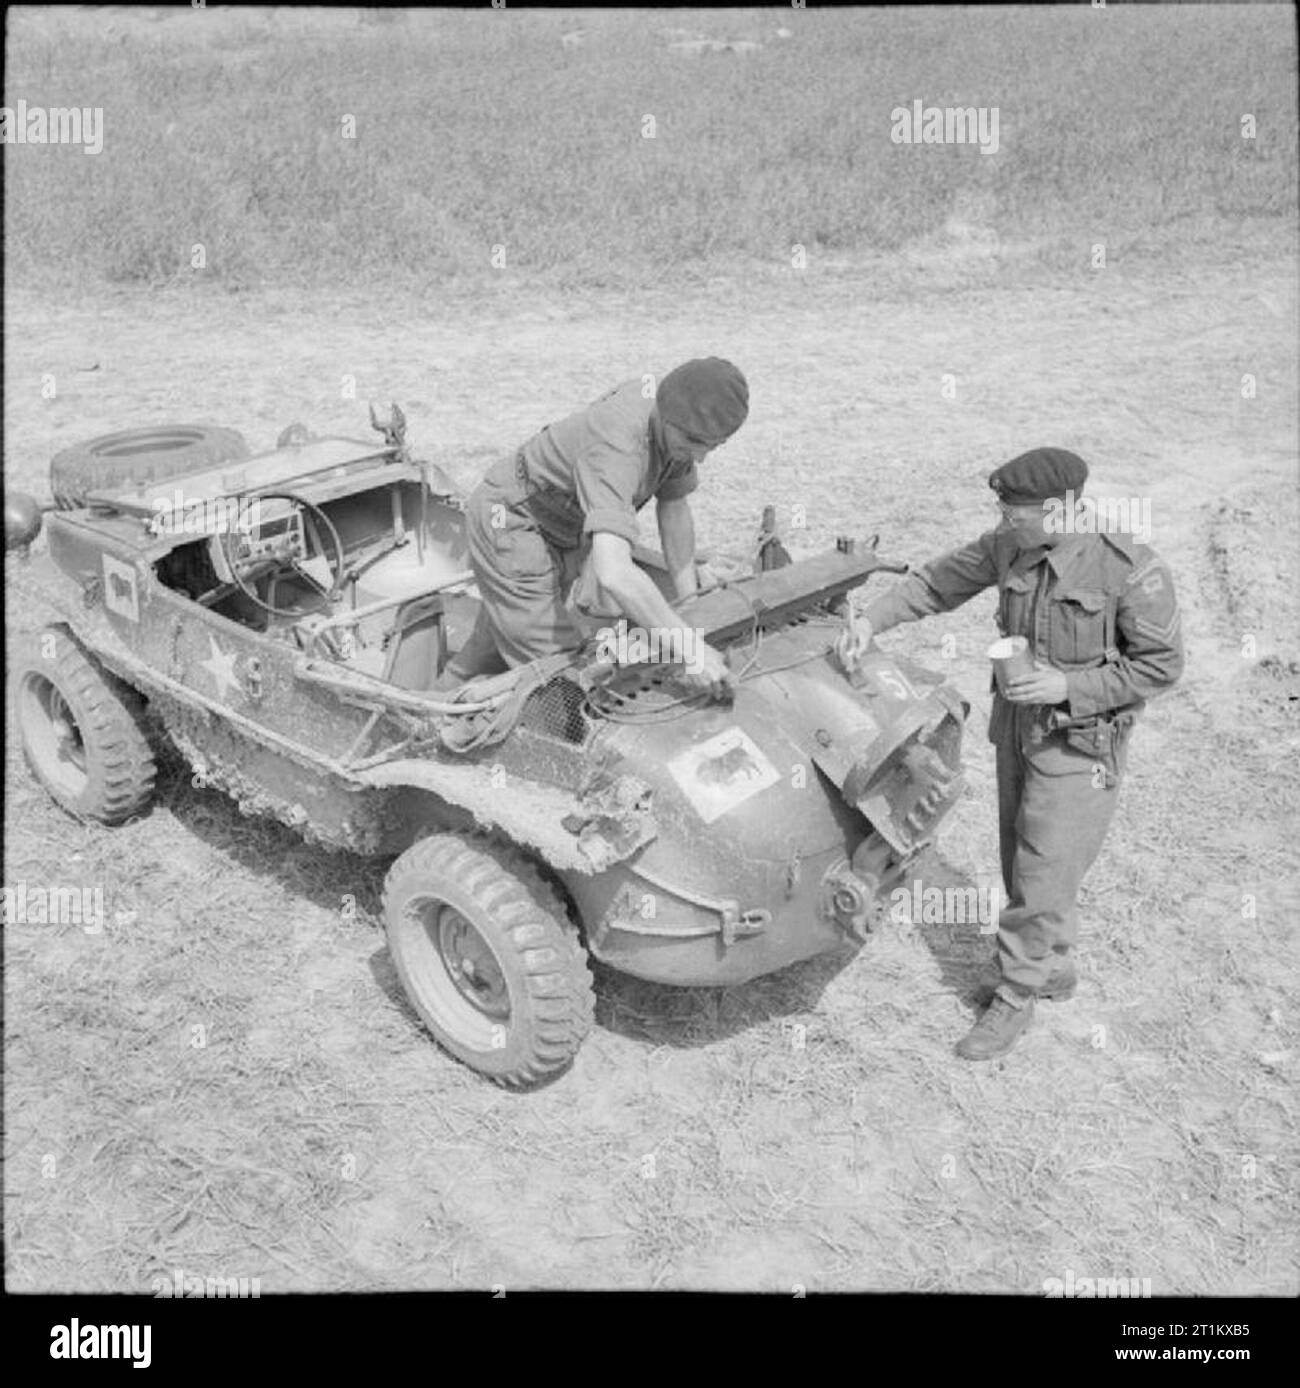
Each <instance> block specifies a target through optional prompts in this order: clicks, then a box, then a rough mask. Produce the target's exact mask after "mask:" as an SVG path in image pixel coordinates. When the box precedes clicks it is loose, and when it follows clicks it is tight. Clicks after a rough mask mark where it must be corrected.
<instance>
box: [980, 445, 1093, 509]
mask: <svg viewBox="0 0 1300 1388" xmlns="http://www.w3.org/2000/svg"><path fill="white" fill-rule="evenodd" d="M1087 480H1088V464H1087V463H1085V462H1084V461H1083V459H1082V458H1080V457H1079V455H1078V454H1077V453H1071V452H1070V450H1069V449H1068V448H1031V449H1030V450H1029V452H1028V453H1022V454H1021V455H1020V456H1019V457H1018V458H1012V460H1011V461H1010V462H1009V463H1003V464H1002V466H1001V467H1000V468H995V469H994V470H993V471H992V472H991V473H989V486H990V487H992V488H993V490H994V491H995V492H997V494H998V500H999V501H1004V502H1006V504H1007V505H1008V506H1031V505H1033V504H1034V503H1035V502H1037V501H1047V500H1049V499H1050V498H1053V497H1064V495H1065V493H1066V492H1075V493H1076V494H1077V493H1078V492H1080V491H1082V490H1083V484H1084V483H1085V482H1086V481H1087Z"/></svg>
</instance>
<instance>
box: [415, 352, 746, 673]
mask: <svg viewBox="0 0 1300 1388" xmlns="http://www.w3.org/2000/svg"><path fill="white" fill-rule="evenodd" d="M748 411H749V386H748V384H747V383H746V381H745V378H744V376H743V375H742V374H741V372H740V371H739V370H738V369H737V368H736V367H735V366H733V365H732V364H731V362H729V361H723V360H722V359H721V358H720V357H704V358H700V359H697V360H695V361H688V362H686V363H685V364H684V365H682V366H679V367H677V368H676V369H675V370H673V371H670V372H669V373H668V374H667V375H666V376H665V377H664V378H663V380H661V381H660V382H659V386H658V389H657V390H656V391H655V392H654V394H653V395H652V396H647V395H646V393H645V391H644V390H643V389H642V384H641V382H640V381H639V380H631V381H626V382H624V383H623V384H622V385H619V386H615V388H614V389H613V390H610V391H607V392H606V393H605V394H604V395H602V396H601V397H600V398H599V399H598V400H595V401H593V402H592V403H591V404H590V405H588V406H586V407H585V408H584V409H581V410H578V411H577V412H576V413H574V414H571V415H569V416H568V417H567V418H566V419H562V420H560V421H559V422H558V423H555V424H552V425H549V426H548V427H547V428H545V429H543V430H542V431H541V432H540V433H538V434H536V435H534V436H533V437H532V438H531V439H529V440H528V442H527V443H525V444H524V446H523V447H522V448H521V449H519V451H518V452H517V453H516V454H514V455H512V456H511V457H508V458H504V459H502V461H501V462H500V463H497V464H495V465H494V466H493V467H492V468H490V469H489V470H488V473H487V475H486V477H484V479H483V481H482V482H481V483H480V484H479V486H478V487H477V488H476V489H475V490H474V491H473V492H472V493H471V495H470V497H469V500H468V502H467V503H466V508H465V510H466V517H465V519H466V535H467V538H468V540H469V557H470V563H471V565H472V566H473V569H474V575H475V577H476V578H477V580H478V585H479V592H480V594H481V596H482V607H481V608H480V609H479V616H478V622H477V625H476V626H475V628H474V630H473V632H472V633H471V635H470V637H469V639H468V640H467V641H466V643H465V645H464V646H463V647H462V649H461V650H460V652H459V653H458V654H457V655H456V656H455V657H454V658H453V659H452V660H451V661H450V662H449V664H448V666H447V669H446V670H445V672H444V673H443V675H442V676H441V677H440V678H439V681H438V685H437V686H436V687H441V688H445V687H448V686H450V685H452V684H455V683H459V682H460V681H462V680H465V679H468V678H470V677H471V676H473V675H477V674H486V673H492V672H494V671H497V670H501V669H504V668H506V667H507V666H515V665H520V664H523V663H524V662H526V661H530V660H536V659H537V658H539V657H540V656H545V655H550V654H553V653H556V652H559V651H563V650H568V649H572V648H576V647H577V646H579V645H581V643H582V624H583V622H584V620H585V619H586V618H589V617H592V616H596V615H603V614H605V613H606V612H608V609H609V607H610V605H612V606H613V607H614V609H615V613H614V615H623V616H627V617H629V618H631V619H632V621H634V622H636V623H638V624H639V625H641V626H642V627H644V628H646V629H650V628H657V629H658V630H659V632H660V634H661V636H662V637H666V638H667V639H669V640H670V641H671V640H672V638H673V637H674V636H676V638H677V640H678V642H679V643H680V644H678V645H677V646H676V649H679V650H687V651H689V650H692V649H693V636H694V633H691V632H688V630H687V628H686V627H685V625H684V623H683V620H682V618H681V617H680V616H679V615H678V614H677V612H675V611H674V609H673V607H672V606H671V605H670V603H669V602H668V601H667V599H666V598H664V596H663V595H662V594H661V593H660V591H659V589H658V587H656V585H655V583H654V581H653V580H652V579H651V578H650V576H649V575H648V574H646V573H645V572H644V571H643V570H642V569H640V568H638V567H637V566H636V564H635V563H634V562H633V558H632V546H633V544H634V542H635V541H636V535H637V518H636V513H637V512H638V511H639V510H640V509H641V507H642V506H644V505H645V504H646V502H647V501H649V500H650V499H651V498H652V497H653V498H654V499H655V503H656V506H655V510H656V516H657V520H658V523H659V537H660V540H661V542H662V544H663V554H664V562H665V564H666V566H667V569H668V573H669V576H670V580H671V583H672V586H673V588H674V591H675V595H676V599H677V601H679V602H681V601H684V600H685V599H687V598H689V597H691V596H693V595H694V593H695V591H696V577H695V524H694V520H693V518H692V515H691V507H690V502H689V501H688V500H687V497H688V496H689V494H690V493H691V492H693V491H694V490H695V488H696V486H697V485H698V477H697V472H696V470H697V468H698V467H699V465H700V464H701V463H702V462H703V461H704V459H705V458H706V457H707V455H708V454H709V452H710V451H711V450H712V449H714V448H716V447H717V446H718V445H719V444H721V443H723V442H724V441H725V440H726V439H728V438H730V437H731V435H732V434H734V433H735V432H736V430H737V429H739V428H740V426H741V424H743V423H744V421H745V416H746V414H747V413H748ZM700 646H702V647H703V649H702V650H700V649H698V647H700ZM694 648H695V650H696V655H695V658H694V659H693V660H692V661H691V663H690V665H689V666H688V667H687V671H686V678H687V679H688V680H689V681H690V682H692V683H697V684H701V685H704V686H706V687H708V688H710V689H713V690H714V691H715V692H719V691H720V690H721V689H722V688H724V687H725V686H726V685H727V684H728V682H729V680H730V673H729V671H728V668H727V665H726V662H725V661H724V660H723V658H722V655H721V653H720V652H718V651H716V650H713V649H712V648H711V647H709V646H708V645H706V644H705V643H703V642H699V643H694Z"/></svg>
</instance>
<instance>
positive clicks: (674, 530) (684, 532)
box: [658, 498, 696, 598]
mask: <svg viewBox="0 0 1300 1388" xmlns="http://www.w3.org/2000/svg"><path fill="white" fill-rule="evenodd" d="M658 520H659V540H660V543H661V544H662V545H663V551H664V563H665V564H666V565H667V568H668V573H669V575H670V577H671V578H672V582H673V592H675V593H676V594H677V596H678V598H688V597H690V596H691V595H692V594H693V593H694V592H695V590H696V580H695V519H694V517H693V515H692V514H691V508H690V504H689V503H688V502H687V501H686V499H685V498H682V499H681V500H679V501H661V502H659V505H658Z"/></svg>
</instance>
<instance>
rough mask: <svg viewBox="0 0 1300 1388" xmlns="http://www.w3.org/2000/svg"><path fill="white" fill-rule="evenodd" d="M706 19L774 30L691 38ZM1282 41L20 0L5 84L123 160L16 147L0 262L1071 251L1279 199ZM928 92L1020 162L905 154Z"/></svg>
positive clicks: (325, 273)
mask: <svg viewBox="0 0 1300 1388" xmlns="http://www.w3.org/2000/svg"><path fill="white" fill-rule="evenodd" d="M781 26H784V27H785V29H786V30H787V31H788V34H789V37H788V38H782V37H779V36H778V35H777V32H776V31H777V29H778V27H781ZM669 30H678V31H679V32H678V33H676V34H674V33H671V32H667V31H669ZM575 33H577V34H578V35H579V37H578V40H577V41H576V42H570V43H568V44H566V43H565V42H563V36H564V35H566V34H568V35H573V34H575ZM687 34H698V35H702V36H706V37H710V36H711V37H713V38H715V39H728V40H737V41H740V42H741V43H754V44H757V45H758V46H757V47H755V48H754V49H752V50H749V49H745V50H742V51H724V52H705V53H699V54H695V53H692V52H689V51H683V50H681V49H677V48H674V47H672V46H671V45H672V44H673V43H682V42H690V39H689V38H683V37H682V35H687ZM286 35H288V36H289V37H290V39H291V41H287V42H286V41H285V39H286ZM1289 36H1290V30H1289V27H1288V21H1287V19H1286V12H1285V9H1284V8H1283V7H1278V6H1267V7H1264V6H1217V7H1216V6H1201V5H1196V6H1189V7H1173V6H1155V7H1142V6H1135V7H1130V6H1108V7H1106V8H1105V9H1104V10H1098V11H1094V10H1092V9H1091V8H1090V7H1089V6H1086V5H1079V6H1073V7H1050V8H1047V9H1040V10H1034V9H1021V10H1014V9H997V10H983V11H982V10H972V9H967V10H956V9H954V10H937V9H936V10H865V11H851V10H817V9H815V8H810V9H808V10H807V11H803V12H798V11H788V12H786V11H781V10H774V9H764V10H727V11H708V10H700V11H684V12H680V13H676V12H673V11H662V12H654V11H633V12H629V13H622V12H617V11H611V12H601V11H594V12H582V13H578V14H569V15H566V14H565V13H564V12H563V11H542V12H526V11H521V10H516V9H514V8H507V9H506V10H504V11H499V12H496V11H489V12H488V13H486V14H485V13H482V12H458V11H434V12H419V11H413V12H404V11H390V12H385V11H375V12H367V13H366V14H365V15H364V16H358V15H357V14H355V13H353V12H348V11H339V12H330V11H321V12H314V13H312V12H308V13H305V14H304V13H301V12H300V13H299V14H297V15H294V14H292V13H287V12H283V11H276V12H270V11H241V10H234V11H222V10H221V9H220V7H217V6H212V7H209V8H207V9H205V10H200V11H189V10H185V9H183V8H177V9H175V10H172V11H169V12H167V17H161V12H159V15H158V16H157V17H151V15H150V12H149V11H147V10H146V11H144V12H143V14H142V15H140V14H136V15H126V14H123V13H122V12H119V11H114V10H112V9H109V8H107V7H105V8H103V9H97V10H95V11H94V12H93V13H86V12H84V11H77V10H73V11H70V12H59V11H35V10H30V9H28V10H24V9H18V10H16V11H11V12H10V18H9V36H8V51H7V72H6V83H7V86H6V92H5V102H6V104H7V105H9V106H11V107H12V106H14V105H15V103H16V101H17V100H18V98H20V97H21V98H23V99H25V100H26V101H27V103H28V105H29V106H47V107H57V106H66V105H73V104H75V105H77V106H81V107H91V108H94V107H102V108H103V113H104V116H103V120H104V148H103V151H102V153H100V154H98V155H96V156H94V157H88V156H86V155H85V154H84V153H82V152H81V151H79V150H77V149H71V148H53V147H47V148H43V149H41V148H26V149H17V148H14V149H11V150H9V151H8V157H7V158H6V160H5V193H6V212H5V232H6V252H7V259H8V263H9V266H10V270H9V273H10V274H11V276H21V278H22V280H23V282H29V281H31V280H32V278H33V277H36V278H37V279H38V280H39V278H40V277H41V276H45V277H47V278H48V277H49V276H54V277H56V278H57V277H62V278H65V279H69V278H70V279H75V280H76V281H78V282H85V281H86V280H88V279H89V280H96V279H101V278H102V279H105V280H109V281H114V282H128V283H130V282H140V283H148V284H157V283H162V282H166V281H180V282H183V281H188V280H192V279H193V278H195V276H196V275H199V276H202V277H204V278H206V279H209V280H211V281H213V282H216V283H219V284H221V285H225V286H228V287H231V288H247V287H251V286H255V285H260V284H276V285H284V284H305V285H315V286H319V287H327V286H330V285H339V284H347V285H357V284H381V283H395V282H398V281H404V282H420V283H435V284H436V283H445V282H447V281H450V280H455V279H459V278H470V279H474V278H479V279H485V278H487V277H489V276H491V275H493V274H497V275H498V276H499V275H502V274H504V275H506V276H507V277H509V278H511V279H518V278H521V277H536V276H543V277H545V278H546V279H548V280H553V281H556V282H558V283H560V284H563V285H589V286H598V285H603V284H629V283H637V282H648V281H651V280H653V278H654V277H655V276H656V275H660V274H663V273H665V272H668V271H671V272H673V273H675V274H679V275H680V274H686V275H688V276H695V277H702V276H707V274H708V273H709V272H710V270H711V269H713V268H716V267H718V266H727V267H742V266H746V265H749V266H754V267H761V266H764V265H766V266H782V267H784V266H788V265H789V264H790V261H791V256H792V254H793V250H792V248H793V247H794V246H796V245H798V246H803V247H804V248H805V250H806V253H807V254H808V256H809V257H811V259H812V260H813V262H814V263H815V262H816V261H817V260H818V259H819V258H820V259H822V260H827V259H835V258H842V257H845V256H850V255H853V254H855V253H862V252H867V251H882V250H884V251H890V250H894V249H897V248H899V247H903V246H906V245H910V244H914V243H917V242H922V241H924V240H925V239H926V238H929V237H933V236H936V235H938V234H940V233H941V232H942V231H943V230H944V228H945V227H948V226H952V225H954V224H955V225H957V226H959V227H969V228H972V229H974V230H975V231H976V232H977V233H978V234H980V235H984V236H995V237H997V238H1000V239H1001V240H1003V241H1008V242H1013V243H1014V242H1017V241H1031V242H1034V243H1037V244H1041V245H1043V246H1045V247H1048V248H1050V247H1051V246H1052V245H1053V244H1055V243H1057V242H1059V241H1060V240H1061V239H1062V238H1064V239H1066V240H1067V241H1069V242H1071V243H1076V242H1077V241H1078V239H1079V236H1080V233H1082V234H1083V235H1084V236H1086V237H1087V238H1088V239H1089V240H1106V239H1110V240H1112V241H1113V240H1114V238H1116V237H1117V236H1119V235H1121V234H1125V233H1133V232H1135V231H1138V230H1140V229H1144V228H1151V227H1159V226H1163V225H1166V224H1169V223H1171V222H1175V221H1177V220H1178V219H1181V218H1186V217H1189V216H1192V215H1196V216H1203V215H1205V214H1210V215H1216V216H1224V217H1233V216H1238V215H1243V214H1251V215H1256V214H1277V213H1281V212H1284V211H1285V210H1286V209H1287V208H1289V207H1290V206H1291V205H1292V204H1293V202H1294V200H1295V190H1296V122H1295V102H1294V92H1293V89H1292V83H1293V78H1294V62H1293V58H1294V51H1293V47H1292V46H1291V45H1290V43H1289ZM1171 54H1172V55H1174V57H1173V59H1172V60H1171V58H1170V55H1171ZM916 100H920V101H922V102H923V103H924V104H925V105H926V106H939V107H951V106H963V107H966V106H972V107H977V108H979V107H984V108H990V109H991V108H997V110H998V112H999V150H998V152H997V153H996V154H994V155H984V154H982V153H981V152H980V151H979V150H978V149H977V148H975V147H974V146H972V145H969V144H968V145H928V146H918V145H906V144H895V143H893V142H892V141H891V138H890V131H891V118H890V113H891V111H892V110H893V109H894V108H895V107H897V106H900V105H901V106H907V107H910V106H911V103H912V102H913V101H916ZM1245 115H1252V116H1253V117H1254V119H1255V122H1256V132H1255V135H1254V138H1252V139H1244V138H1243V137H1242V118H1243V116H1245ZM648 117H649V118H653V122H654V127H653V130H654V133H653V138H646V137H645V132H646V131H647V130H648V129H649V126H647V125H646V123H645V122H646V118H648ZM349 122H350V123H351V125H350V127H349V128H350V129H351V131H352V132H353V133H351V134H347V133H345V127H348V125H349ZM196 244H201V245H202V246H203V248H204V253H205V255H206V264H205V266H204V268H202V269H201V270H197V271H196V270H195V269H194V268H192V265H191V261H192V254H193V247H194V246H195V245H196ZM496 248H501V249H496ZM494 250H495V254H496V256H497V264H496V265H495V266H494V264H493V255H494ZM502 256H504V260H503V261H502Z"/></svg>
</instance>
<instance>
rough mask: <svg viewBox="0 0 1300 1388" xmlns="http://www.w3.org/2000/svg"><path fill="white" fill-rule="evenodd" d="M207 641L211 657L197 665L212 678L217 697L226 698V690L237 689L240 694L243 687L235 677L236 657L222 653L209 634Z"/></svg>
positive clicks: (215, 640) (215, 639) (227, 652)
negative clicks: (210, 647) (209, 645)
mask: <svg viewBox="0 0 1300 1388" xmlns="http://www.w3.org/2000/svg"><path fill="white" fill-rule="evenodd" d="M208 641H209V642H210V643H211V646H212V655H211V657H210V658H209V659H207V660H201V661H200V662H199V664H200V665H201V666H202V667H203V668H204V669H205V670H206V671H207V672H208V673H209V674H210V675H211V676H212V679H213V682H214V683H215V684H216V686H217V697H218V698H219V699H224V698H226V691H227V689H237V690H238V691H239V692H240V693H241V694H242V693H243V692H244V687H243V685H242V684H240V682H239V680H238V678H237V677H236V675H235V661H236V660H237V659H238V656H236V655H235V654H234V653H233V652H229V651H223V650H222V649H221V647H220V646H218V645H217V638H216V637H215V636H213V635H212V634H211V633H209V634H208Z"/></svg>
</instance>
